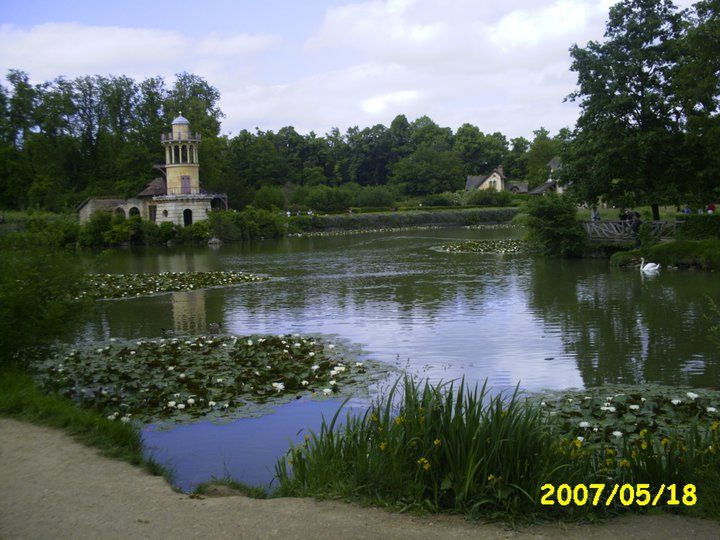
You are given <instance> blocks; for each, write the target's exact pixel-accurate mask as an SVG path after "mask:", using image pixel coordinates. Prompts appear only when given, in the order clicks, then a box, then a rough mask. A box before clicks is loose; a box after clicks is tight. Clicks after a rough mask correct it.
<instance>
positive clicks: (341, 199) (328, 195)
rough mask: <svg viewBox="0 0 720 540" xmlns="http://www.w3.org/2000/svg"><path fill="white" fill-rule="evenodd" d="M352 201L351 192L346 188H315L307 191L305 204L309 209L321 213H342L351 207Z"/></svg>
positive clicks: (352, 195)
mask: <svg viewBox="0 0 720 540" xmlns="http://www.w3.org/2000/svg"><path fill="white" fill-rule="evenodd" d="M354 199H355V197H354V194H353V193H352V190H351V189H349V188H347V187H345V188H331V187H328V186H315V187H313V188H310V190H309V191H308V195H307V198H306V200H305V202H306V204H307V205H308V206H309V207H310V208H312V209H314V210H319V211H321V212H343V211H345V210H347V209H348V208H350V206H352V203H353V200H354Z"/></svg>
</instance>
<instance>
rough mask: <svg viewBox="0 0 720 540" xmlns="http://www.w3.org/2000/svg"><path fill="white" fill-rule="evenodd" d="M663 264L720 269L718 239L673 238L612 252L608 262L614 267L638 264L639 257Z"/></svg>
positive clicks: (719, 243) (719, 245) (719, 242)
mask: <svg viewBox="0 0 720 540" xmlns="http://www.w3.org/2000/svg"><path fill="white" fill-rule="evenodd" d="M641 257H644V258H645V260H646V261H652V262H656V263H659V264H661V265H663V266H676V267H680V268H698V269H701V270H720V240H719V239H717V238H710V239H707V240H674V241H672V242H664V243H661V244H656V245H653V246H648V247H645V248H642V249H635V250H631V251H622V252H618V253H615V254H613V256H612V257H611V258H610V264H611V265H612V266H616V267H622V266H631V265H636V264H639V262H640V258H641Z"/></svg>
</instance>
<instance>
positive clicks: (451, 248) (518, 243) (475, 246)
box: [440, 240, 530, 253]
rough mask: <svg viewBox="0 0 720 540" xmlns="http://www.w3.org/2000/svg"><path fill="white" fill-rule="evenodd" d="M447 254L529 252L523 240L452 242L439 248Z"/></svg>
mask: <svg viewBox="0 0 720 540" xmlns="http://www.w3.org/2000/svg"><path fill="white" fill-rule="evenodd" d="M440 249H441V250H442V251H445V252H448V253H526V252H528V251H530V248H529V245H528V243H527V242H525V241H524V240H468V241H465V242H453V243H452V244H445V245H443V246H442V247H441V248H440Z"/></svg>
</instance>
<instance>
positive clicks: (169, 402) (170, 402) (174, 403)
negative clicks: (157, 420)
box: [167, 401, 177, 409]
mask: <svg viewBox="0 0 720 540" xmlns="http://www.w3.org/2000/svg"><path fill="white" fill-rule="evenodd" d="M175 405H177V402H175V401H168V404H167V406H168V408H170V409H172V408H174V407H175Z"/></svg>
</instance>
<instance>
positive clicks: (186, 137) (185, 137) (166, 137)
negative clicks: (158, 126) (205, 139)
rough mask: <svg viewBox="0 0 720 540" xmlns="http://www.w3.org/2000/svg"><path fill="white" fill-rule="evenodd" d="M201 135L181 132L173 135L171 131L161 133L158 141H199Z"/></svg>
mask: <svg viewBox="0 0 720 540" xmlns="http://www.w3.org/2000/svg"><path fill="white" fill-rule="evenodd" d="M201 139H202V137H201V136H200V134H199V133H181V134H180V135H179V136H177V137H175V136H174V135H173V134H172V133H163V134H162V135H160V142H163V143H173V142H200V140H201Z"/></svg>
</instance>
